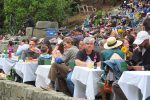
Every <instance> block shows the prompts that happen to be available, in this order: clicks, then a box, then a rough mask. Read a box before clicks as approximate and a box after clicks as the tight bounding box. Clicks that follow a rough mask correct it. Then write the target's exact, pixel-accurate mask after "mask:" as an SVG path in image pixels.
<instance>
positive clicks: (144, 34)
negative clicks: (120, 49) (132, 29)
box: [133, 31, 150, 45]
mask: <svg viewBox="0 0 150 100" xmlns="http://www.w3.org/2000/svg"><path fill="white" fill-rule="evenodd" d="M146 39H150V35H149V34H148V32H146V31H140V32H139V33H138V34H137V37H136V39H135V41H134V42H133V43H134V44H137V45H140V44H141V43H142V42H143V41H144V40H146Z"/></svg>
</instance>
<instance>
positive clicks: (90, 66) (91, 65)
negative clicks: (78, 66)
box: [86, 56, 93, 69]
mask: <svg viewBox="0 0 150 100" xmlns="http://www.w3.org/2000/svg"><path fill="white" fill-rule="evenodd" d="M86 65H87V67H88V68H90V69H91V68H92V67H93V61H92V60H91V58H90V57H89V56H87V60H86Z"/></svg>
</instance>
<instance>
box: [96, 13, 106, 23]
mask: <svg viewBox="0 0 150 100" xmlns="http://www.w3.org/2000/svg"><path fill="white" fill-rule="evenodd" d="M104 15H105V12H104V11H103V10H98V11H97V12H96V19H95V20H94V25H99V24H100V22H101V20H100V19H101V18H102V16H104Z"/></svg>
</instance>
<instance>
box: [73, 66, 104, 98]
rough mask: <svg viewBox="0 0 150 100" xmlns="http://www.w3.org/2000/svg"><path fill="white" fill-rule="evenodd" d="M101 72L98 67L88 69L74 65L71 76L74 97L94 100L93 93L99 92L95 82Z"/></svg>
mask: <svg viewBox="0 0 150 100" xmlns="http://www.w3.org/2000/svg"><path fill="white" fill-rule="evenodd" d="M102 72H103V71H102V70H101V69H100V68H97V69H89V68H87V67H79V66H75V68H74V70H73V73H72V78H71V79H72V81H73V83H74V85H75V87H74V97H78V98H87V99H89V100H94V99H95V95H96V94H97V93H98V92H99V88H98V85H97V82H98V81H99V79H100V76H101V74H102Z"/></svg>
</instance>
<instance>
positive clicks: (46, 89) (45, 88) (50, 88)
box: [40, 84, 55, 91]
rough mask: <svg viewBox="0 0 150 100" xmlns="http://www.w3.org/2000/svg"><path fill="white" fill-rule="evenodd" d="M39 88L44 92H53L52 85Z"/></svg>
mask: <svg viewBox="0 0 150 100" xmlns="http://www.w3.org/2000/svg"><path fill="white" fill-rule="evenodd" d="M40 88H41V89H43V90H45V91H51V90H55V87H54V86H53V85H52V84H49V85H48V86H47V87H42V86H40Z"/></svg>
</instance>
